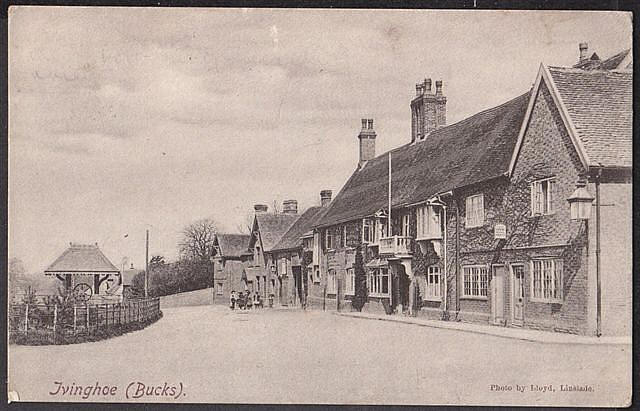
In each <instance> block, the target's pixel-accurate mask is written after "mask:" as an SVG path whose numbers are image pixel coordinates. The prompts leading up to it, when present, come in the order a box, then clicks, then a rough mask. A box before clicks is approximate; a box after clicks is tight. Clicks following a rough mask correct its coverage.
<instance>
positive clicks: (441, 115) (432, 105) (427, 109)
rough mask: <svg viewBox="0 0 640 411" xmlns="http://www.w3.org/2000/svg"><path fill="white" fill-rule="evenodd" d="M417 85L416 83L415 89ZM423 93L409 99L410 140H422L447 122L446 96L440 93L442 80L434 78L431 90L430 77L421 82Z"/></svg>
mask: <svg viewBox="0 0 640 411" xmlns="http://www.w3.org/2000/svg"><path fill="white" fill-rule="evenodd" d="M417 88H418V86H417V85H416V89H417ZM421 89H422V90H423V93H421V94H420V95H418V96H416V97H415V98H414V99H413V100H412V101H411V142H412V143H413V142H415V141H422V140H424V139H425V138H426V137H427V136H428V135H429V134H430V133H431V132H432V131H433V130H436V129H438V128H440V127H443V126H445V125H446V124H447V98H446V97H445V96H444V95H442V80H436V92H435V94H433V93H432V92H431V79H430V78H427V79H425V80H424V82H423V83H422V86H421Z"/></svg>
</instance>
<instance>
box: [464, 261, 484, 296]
mask: <svg viewBox="0 0 640 411" xmlns="http://www.w3.org/2000/svg"><path fill="white" fill-rule="evenodd" d="M463 275H464V293H463V297H472V298H473V297H477V298H483V299H484V298H487V286H488V283H489V276H488V269H487V267H486V266H484V265H469V266H464V267H463Z"/></svg>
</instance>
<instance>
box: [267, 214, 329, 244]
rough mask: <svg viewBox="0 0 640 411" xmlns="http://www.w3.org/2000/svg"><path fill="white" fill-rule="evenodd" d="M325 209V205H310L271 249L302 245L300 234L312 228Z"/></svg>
mask: <svg viewBox="0 0 640 411" xmlns="http://www.w3.org/2000/svg"><path fill="white" fill-rule="evenodd" d="M326 210H327V208H326V207H310V208H309V209H307V211H305V212H304V213H302V215H301V216H300V218H299V219H298V220H297V221H296V222H295V223H293V225H292V226H291V227H290V228H289V230H287V232H286V233H285V234H284V235H283V236H282V238H281V239H280V241H279V242H278V244H276V245H275V246H274V247H273V248H272V251H276V250H290V249H294V248H298V247H301V246H302V238H301V237H302V236H303V235H304V234H305V233H306V232H307V231H309V230H311V229H312V228H313V225H314V224H315V223H316V222H317V221H318V219H319V217H321V216H322V215H323V213H324V212H325V211H326Z"/></svg>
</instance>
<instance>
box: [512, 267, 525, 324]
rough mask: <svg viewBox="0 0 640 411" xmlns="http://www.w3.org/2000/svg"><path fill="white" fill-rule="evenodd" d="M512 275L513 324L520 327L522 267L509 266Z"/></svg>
mask: <svg viewBox="0 0 640 411" xmlns="http://www.w3.org/2000/svg"><path fill="white" fill-rule="evenodd" d="M511 272H512V273H513V288H512V290H513V292H512V295H513V303H512V304H511V306H512V307H513V316H512V317H513V324H514V325H522V324H523V323H524V266H523V265H522V264H514V265H512V266H511Z"/></svg>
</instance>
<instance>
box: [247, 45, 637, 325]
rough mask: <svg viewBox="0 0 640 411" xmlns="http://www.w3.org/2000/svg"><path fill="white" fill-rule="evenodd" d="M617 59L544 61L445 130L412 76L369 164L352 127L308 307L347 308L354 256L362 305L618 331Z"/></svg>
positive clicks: (369, 128)
mask: <svg viewBox="0 0 640 411" xmlns="http://www.w3.org/2000/svg"><path fill="white" fill-rule="evenodd" d="M631 64H632V63H631V52H630V51H629V50H627V51H625V52H622V53H620V54H618V55H616V56H614V57H612V58H610V59H607V60H600V58H599V57H598V56H597V55H595V54H593V55H592V56H590V57H589V56H588V49H587V47H586V44H581V45H580V60H579V62H578V64H576V65H575V66H574V67H569V68H567V67H551V66H546V65H544V64H543V65H541V66H540V68H539V71H538V74H537V78H536V80H535V83H534V86H533V87H532V89H531V90H529V91H527V92H526V93H523V94H522V95H520V96H517V97H515V98H513V99H512V100H510V101H507V102H505V103H504V104H501V105H499V106H497V107H494V108H491V109H488V110H485V111H482V112H480V113H478V114H476V115H473V116H471V117H469V118H467V119H465V120H462V121H460V122H457V123H455V124H452V125H446V102H447V99H446V97H445V96H444V95H443V93H442V82H440V81H437V82H436V83H435V85H436V87H435V92H433V91H432V88H431V80H429V79H427V80H425V81H424V82H422V83H420V84H418V85H416V95H415V98H413V100H412V101H411V104H410V107H411V113H412V124H411V125H412V127H411V130H412V131H411V140H410V141H409V142H408V143H407V144H405V145H403V146H401V147H399V148H396V149H393V150H391V151H390V152H388V153H384V154H382V155H380V156H376V155H375V142H376V137H377V136H376V133H375V131H374V127H373V120H371V119H366V120H363V121H362V130H361V131H360V133H359V135H358V139H359V149H360V150H359V153H360V155H359V161H358V165H357V167H356V169H355V171H354V172H353V174H352V175H351V177H350V178H349V179H348V181H347V183H346V184H345V186H344V187H343V188H342V190H341V191H340V192H339V193H338V194H337V196H336V197H335V199H334V200H333V201H332V202H331V204H330V205H329V206H328V208H327V209H326V211H324V212H323V213H322V214H321V216H320V218H319V219H318V221H317V223H316V224H315V225H314V226H313V228H314V231H313V232H314V234H313V235H314V238H315V240H316V241H315V242H313V241H310V242H308V243H305V245H307V246H310V247H311V254H312V262H311V264H309V266H308V267H305V269H308V270H309V273H311V275H310V278H311V281H310V283H309V287H308V291H307V292H308V293H309V295H310V297H312V298H310V299H309V301H310V302H311V303H313V302H314V301H319V300H320V298H322V297H324V296H328V297H329V298H335V299H336V306H340V301H343V302H344V303H343V307H345V308H348V305H349V301H350V300H351V299H352V298H353V295H354V289H355V285H354V284H355V279H354V262H355V259H356V253H357V250H358V249H360V250H361V251H360V252H361V254H362V257H363V261H364V266H365V267H366V273H367V289H368V302H367V304H366V305H365V308H364V310H368V311H379V312H383V311H384V312H386V313H388V314H391V313H403V312H405V313H408V314H413V315H418V316H425V317H430V318H435V319H445V320H453V321H470V322H481V323H489V324H495V325H501V326H518V327H527V328H535V329H544V330H554V331H562V332H570V333H577V334H587V335H593V334H601V333H603V334H607V335H629V334H630V332H631V300H632V298H631V289H632V280H631V279H632V274H631V273H632V271H631V266H632V264H631V255H632V254H631V244H632V243H631V238H632V237H631V193H632V186H631V173H632V98H631V94H632V92H631V89H632V72H631ZM389 193H390V195H389ZM592 202H593V206H592V205H591V204H592ZM591 208H593V212H591ZM256 221H258V220H256ZM305 250H307V251H309V247H307V248H305ZM305 262H306V261H305ZM282 272H283V273H287V274H288V273H289V272H290V271H289V268H288V267H287V268H283V269H282ZM332 305H333V304H332ZM332 305H331V306H332Z"/></svg>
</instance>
